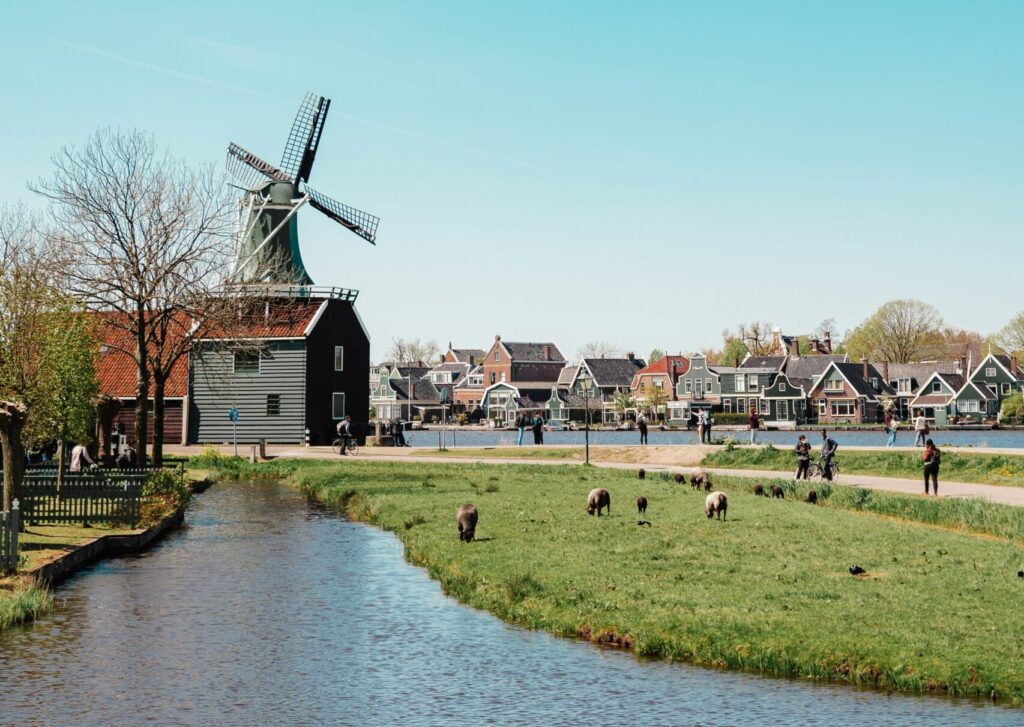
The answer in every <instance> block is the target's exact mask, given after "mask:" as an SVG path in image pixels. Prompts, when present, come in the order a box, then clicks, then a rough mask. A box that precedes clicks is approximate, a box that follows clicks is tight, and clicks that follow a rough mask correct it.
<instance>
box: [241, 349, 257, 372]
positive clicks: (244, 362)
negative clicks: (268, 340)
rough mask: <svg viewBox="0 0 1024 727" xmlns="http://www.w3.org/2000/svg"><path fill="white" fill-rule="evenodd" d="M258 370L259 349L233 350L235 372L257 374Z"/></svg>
mask: <svg viewBox="0 0 1024 727" xmlns="http://www.w3.org/2000/svg"><path fill="white" fill-rule="evenodd" d="M259 372H260V354H259V351H235V373H236V374H258V373H259Z"/></svg>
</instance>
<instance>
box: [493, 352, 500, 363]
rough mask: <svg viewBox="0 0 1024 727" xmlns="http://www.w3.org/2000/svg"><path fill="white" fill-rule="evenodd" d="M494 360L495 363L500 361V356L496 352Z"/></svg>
mask: <svg viewBox="0 0 1024 727" xmlns="http://www.w3.org/2000/svg"><path fill="white" fill-rule="evenodd" d="M494 360H495V361H500V360H501V357H500V355H499V354H498V352H497V351H495V352H494Z"/></svg>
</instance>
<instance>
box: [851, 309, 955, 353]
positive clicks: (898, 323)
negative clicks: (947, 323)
mask: <svg viewBox="0 0 1024 727" xmlns="http://www.w3.org/2000/svg"><path fill="white" fill-rule="evenodd" d="M942 325H943V323H942V316H941V315H940V314H939V312H938V311H937V310H936V309H935V308H933V307H932V306H930V305H928V304H927V303H922V302H921V301H919V300H892V301H889V302H888V303H886V304H885V305H883V306H882V307H881V308H879V309H878V310H877V311H875V312H874V313H873V314H872V315H871V316H870V317H869V318H868V319H867V320H865V321H864V322H863V323H861V324H860V325H859V326H857V327H856V328H855V329H853V331H851V332H850V334H849V335H848V336H847V337H846V347H847V350H848V351H849V353H850V355H851V356H852V357H855V358H859V357H861V356H866V357H867V358H870V359H874V360H876V361H888V362H890V363H909V362H911V361H917V360H921V358H923V357H927V356H929V355H931V354H934V352H935V350H936V346H938V345H940V344H942V342H943V338H942Z"/></svg>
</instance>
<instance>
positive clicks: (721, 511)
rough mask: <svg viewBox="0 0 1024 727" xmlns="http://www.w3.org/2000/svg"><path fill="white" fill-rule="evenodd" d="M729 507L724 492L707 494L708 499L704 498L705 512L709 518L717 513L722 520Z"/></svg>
mask: <svg viewBox="0 0 1024 727" xmlns="http://www.w3.org/2000/svg"><path fill="white" fill-rule="evenodd" d="M728 508H729V501H728V499H727V498H726V496H725V493H724V492H721V491H716V492H712V493H711V494H710V495H708V496H707V499H705V500H704V514H705V515H707V516H708V519H710V518H711V517H712V516H715V515H717V516H718V519H719V520H721V519H722V518H723V517H724V516H725V511H726V510H727V509H728Z"/></svg>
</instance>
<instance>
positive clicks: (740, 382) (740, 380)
mask: <svg viewBox="0 0 1024 727" xmlns="http://www.w3.org/2000/svg"><path fill="white" fill-rule="evenodd" d="M745 381H746V379H745V378H744V376H743V374H736V391H738V392H744V391H746V390H747V389H746V387H745V386H744V382H745Z"/></svg>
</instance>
